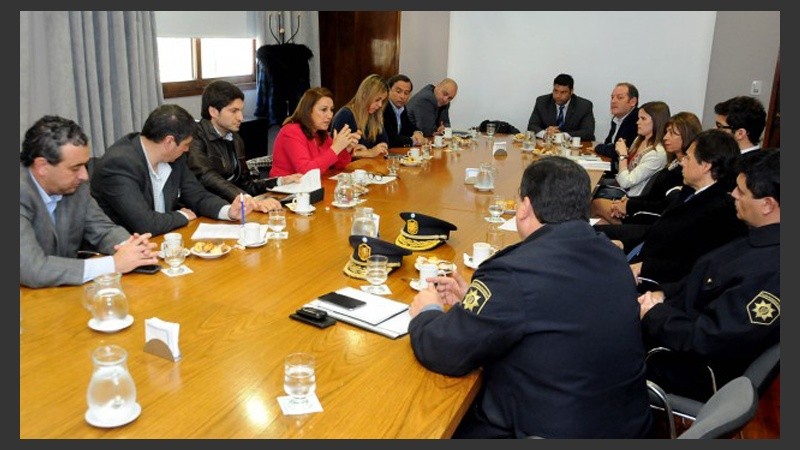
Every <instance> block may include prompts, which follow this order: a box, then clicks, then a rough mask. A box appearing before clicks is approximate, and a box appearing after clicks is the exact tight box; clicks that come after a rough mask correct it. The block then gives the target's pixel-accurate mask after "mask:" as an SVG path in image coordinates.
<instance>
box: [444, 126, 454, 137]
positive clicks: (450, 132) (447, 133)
mask: <svg viewBox="0 0 800 450" xmlns="http://www.w3.org/2000/svg"><path fill="white" fill-rule="evenodd" d="M444 138H445V139H452V138H453V129H452V128H450V127H446V128H445V129H444Z"/></svg>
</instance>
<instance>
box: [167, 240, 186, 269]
mask: <svg viewBox="0 0 800 450" xmlns="http://www.w3.org/2000/svg"><path fill="white" fill-rule="evenodd" d="M161 254H162V256H164V261H166V263H167V264H168V265H169V269H167V273H168V274H170V275H177V274H178V273H180V272H181V270H180V267H181V264H183V261H184V260H185V259H186V253H185V252H184V249H183V240H182V239H178V240H174V241H165V242H163V243H162V244H161Z"/></svg>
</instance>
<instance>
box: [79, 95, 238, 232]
mask: <svg viewBox="0 0 800 450" xmlns="http://www.w3.org/2000/svg"><path fill="white" fill-rule="evenodd" d="M196 126H197V125H196V124H195V121H194V119H193V118H192V116H191V114H189V113H188V112H186V110H185V109H183V108H181V107H180V106H178V105H170V104H167V105H161V106H159V107H158V108H156V109H155V110H153V112H151V113H150V115H149V116H148V117H147V120H146V121H145V122H144V126H143V127H142V131H141V133H130V134H128V135H126V136H123V137H122V138H121V139H119V140H118V141H117V142H115V143H114V144H113V145H112V146H111V147H109V148H108V150H106V153H105V154H104V155H103V156H102V157H101V158H100V159H98V160H97V162H96V163H95V168H94V172H93V174H92V183H91V184H92V195H93V196H94V198H95V199H97V203H98V204H99V205H100V206H101V207H102V208H103V210H104V211H105V212H106V214H107V215H108V216H109V217H110V218H111V219H112V220H113V221H114V222H116V223H118V224H120V225H122V226H124V227H125V228H127V229H128V230H129V231H131V232H142V233H143V232H149V233H152V234H153V235H160V234H164V233H166V232H168V231H172V230H174V229H176V228H179V227H182V226H184V225H187V224H188V223H189V222H190V221H191V220H194V219H196V218H197V216H198V215H201V216H204V217H210V218H213V219H220V220H237V221H238V220H241V217H242V203H241V202H242V201H243V200H242V197H243V196H242V195H239V196H236V197H234V199H233V202H232V203H231V204H228V202H227V201H225V200H224V199H222V198H221V197H219V196H217V195H215V194H213V193H211V192H209V191H208V190H206V188H205V187H203V185H202V184H200V182H199V181H197V178H196V177H195V176H194V174H193V173H192V171H191V170H190V169H189V166H188V164H187V163H186V152H187V151H189V145H190V144H191V142H192V136H193V133H194V131H195V128H196ZM252 208H253V206H252V203H250V202H247V201H245V202H244V208H243V209H244V213H245V214H247V213H249V212H250V211H252Z"/></svg>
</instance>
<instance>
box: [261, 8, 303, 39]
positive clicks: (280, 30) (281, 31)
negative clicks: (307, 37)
mask: <svg viewBox="0 0 800 450" xmlns="http://www.w3.org/2000/svg"><path fill="white" fill-rule="evenodd" d="M277 16H278V18H277V25H278V34H279V35H280V38H278V36H276V35H275V32H274V31H272V13H269V16H268V21H269V32H270V34H271V35H272V37H274V38H275V42H277V43H279V44H285V43H287V42H292V41H293V40H294V37H295V36H297V33H299V32H300V14H297V28H296V29H295V31H294V34H292V36H291V37H290V38H289V40H288V41H287V40H285V39H284V38H285V36H284V34H285V33H286V28H285V27H284V26H283V14H277Z"/></svg>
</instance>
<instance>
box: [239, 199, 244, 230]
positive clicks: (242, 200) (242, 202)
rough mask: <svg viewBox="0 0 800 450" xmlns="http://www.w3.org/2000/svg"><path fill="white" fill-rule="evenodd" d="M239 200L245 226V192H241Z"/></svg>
mask: <svg viewBox="0 0 800 450" xmlns="http://www.w3.org/2000/svg"><path fill="white" fill-rule="evenodd" d="M239 202H240V203H241V205H240V206H241V207H242V226H244V194H239Z"/></svg>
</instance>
